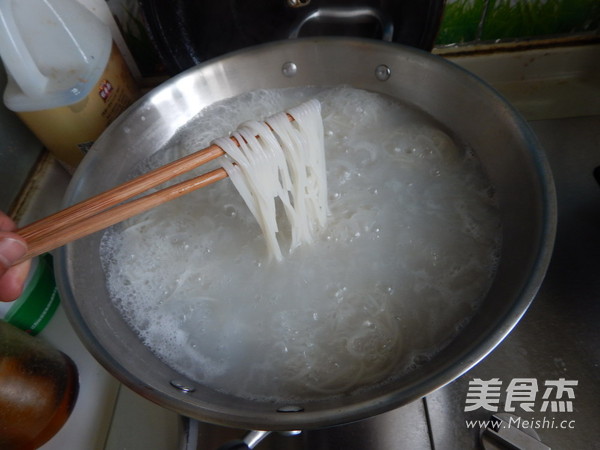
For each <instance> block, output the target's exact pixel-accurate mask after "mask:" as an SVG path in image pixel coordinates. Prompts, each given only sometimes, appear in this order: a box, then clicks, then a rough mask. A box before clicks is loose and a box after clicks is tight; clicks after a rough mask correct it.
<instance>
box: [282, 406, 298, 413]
mask: <svg viewBox="0 0 600 450" xmlns="http://www.w3.org/2000/svg"><path fill="white" fill-rule="evenodd" d="M302 411H304V408H303V407H302V406H298V405H287V406H282V407H281V408H277V412H280V413H290V412H302Z"/></svg>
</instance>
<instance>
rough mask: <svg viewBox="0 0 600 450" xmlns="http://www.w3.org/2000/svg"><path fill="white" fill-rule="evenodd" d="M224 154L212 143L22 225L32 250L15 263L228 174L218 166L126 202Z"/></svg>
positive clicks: (23, 232)
mask: <svg viewBox="0 0 600 450" xmlns="http://www.w3.org/2000/svg"><path fill="white" fill-rule="evenodd" d="M224 154H225V152H224V151H223V150H222V149H221V148H220V147H218V146H217V145H211V146H209V147H207V148H205V149H203V150H200V151H197V152H195V153H192V154H190V155H188V156H184V157H183V158H181V159H178V160H176V161H173V162H171V163H169V164H167V165H165V166H162V167H159V168H158V169H155V170H153V171H151V172H148V173H146V174H144V175H141V176H139V177H137V178H134V179H133V180H130V181H128V182H126V183H123V184H121V185H119V186H117V187H115V188H113V189H111V190H109V191H106V192H103V193H101V194H99V195H96V196H94V197H92V198H90V199H88V200H85V201H82V202H81V203H77V204H75V205H73V206H70V207H69V208H66V209H63V210H62V211H59V212H57V213H56V214H52V215H50V216H48V217H46V218H43V219H40V220H38V221H36V222H33V223H31V224H30V225H27V226H25V227H23V228H21V229H19V230H18V231H17V233H18V234H19V235H21V236H22V237H23V238H24V239H25V240H26V241H27V244H28V248H29V250H28V252H27V254H26V255H25V256H24V257H23V258H21V259H20V260H19V261H17V262H16V263H15V264H18V263H19V262H22V261H25V260H27V259H30V258H33V257H35V256H37V255H40V254H42V253H45V252H48V251H50V250H53V249H55V248H58V247H60V246H62V245H65V244H67V243H69V242H71V241H74V240H76V239H80V238H82V237H84V236H87V235H89V234H92V233H94V232H96V231H99V230H102V229H104V228H107V227H109V226H111V225H114V224H116V223H118V222H121V221H123V220H126V219H128V218H130V217H133V216H135V215H137V214H140V213H142V212H144V211H147V210H149V209H151V208H154V207H155V206H158V205H160V204H162V203H165V202H167V201H169V200H172V199H174V198H177V197H180V196H182V195H184V194H186V193H188V192H192V191H194V190H196V189H199V188H202V187H204V186H207V185H209V184H212V183H214V182H216V181H219V180H222V179H223V178H226V177H227V172H225V170H224V169H223V168H218V169H215V170H213V171H211V172H208V173H205V174H203V175H200V176H197V177H195V178H192V179H190V180H186V181H182V182H181V183H178V184H175V185H173V186H170V187H168V188H165V189H162V190H159V191H156V192H154V193H152V194H148V195H146V196H144V197H141V198H138V199H135V200H131V201H129V202H126V201H127V200H129V199H131V198H133V197H135V196H137V195H139V194H142V193H143V192H145V191H147V190H148V189H151V188H153V187H156V186H158V185H160V184H162V183H164V182H166V181H168V180H171V179H173V178H175V177H178V176H179V175H182V174H184V173H186V172H189V171H190V170H192V169H195V168H197V167H199V166H201V165H203V164H206V163H208V162H209V161H212V160H214V159H216V158H218V157H220V156H223V155H224ZM123 202H125V203H123Z"/></svg>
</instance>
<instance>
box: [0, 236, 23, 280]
mask: <svg viewBox="0 0 600 450" xmlns="http://www.w3.org/2000/svg"><path fill="white" fill-rule="evenodd" d="M25 253H27V243H26V242H25V240H24V239H23V238H22V237H21V236H19V235H18V234H15V233H11V232H9V231H0V276H2V275H4V273H5V272H6V271H7V270H8V269H9V268H10V267H11V266H12V265H13V264H14V263H15V262H16V261H18V260H19V258H22V257H23V256H24V255H25Z"/></svg>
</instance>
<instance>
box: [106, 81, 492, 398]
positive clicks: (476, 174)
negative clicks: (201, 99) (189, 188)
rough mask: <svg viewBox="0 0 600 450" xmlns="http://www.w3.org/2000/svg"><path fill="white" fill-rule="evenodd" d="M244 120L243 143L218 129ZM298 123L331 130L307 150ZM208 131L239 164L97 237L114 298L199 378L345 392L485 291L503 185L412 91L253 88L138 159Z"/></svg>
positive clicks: (249, 391) (426, 338)
mask: <svg viewBox="0 0 600 450" xmlns="http://www.w3.org/2000/svg"><path fill="white" fill-rule="evenodd" d="M313 99H314V100H313ZM299 104H300V105H303V106H301V107H300V109H299V110H293V109H290V108H293V107H294V106H296V105H299ZM319 108H320V110H321V111H320V114H319V112H318V109H319ZM286 110H289V111H291V112H292V115H293V116H294V119H295V120H294V121H293V122H290V121H289V120H288V118H287V116H285V114H282V115H278V114H275V113H277V112H278V111H286ZM273 114H275V118H272V117H270V116H273ZM265 117H266V118H268V119H267V121H268V122H269V124H270V127H271V129H270V128H269V126H267V125H264V124H261V121H260V120H259V119H261V118H265ZM254 120H258V122H252V121H254ZM248 121H251V122H248ZM313 122H314V123H313ZM241 123H244V125H242V126H240V127H239V128H238V126H239V124H241ZM320 123H322V125H319V124H320ZM320 126H322V128H320ZM236 129H237V131H236V132H235V133H234V134H233V136H234V137H236V139H238V141H240V142H241V143H243V144H244V145H245V146H247V147H246V148H241V149H238V148H237V147H236V146H235V145H233V144H231V142H230V140H229V139H225V140H220V139H217V138H218V137H219V136H227V134H228V133H229V132H230V131H231V130H236ZM306 135H311V136H312V135H314V136H320V137H319V138H317V137H315V139H322V143H323V147H320V144H314V143H308V147H309V148H310V152H306V151H304V150H300V146H297V145H296V144H298V142H299V141H300V140H302V139H303V138H302V137H301V136H306ZM256 136H260V138H259V139H257V138H256ZM212 141H215V142H217V143H218V144H219V145H221V146H223V147H224V149H225V150H226V151H227V153H228V157H227V159H226V160H225V161H223V166H224V167H225V168H226V170H227V171H228V172H229V174H230V178H231V180H223V181H220V182H219V183H216V184H214V185H212V186H210V187H207V188H205V189H201V190H199V191H197V192H194V193H191V194H189V195H187V196H184V197H182V198H180V199H177V200H174V201H171V202H168V203H166V204H164V205H161V206H160V207H158V208H155V209H154V210H152V211H149V212H147V213H144V214H142V215H140V216H138V217H136V218H134V219H130V220H128V221H126V222H124V223H122V224H120V225H118V226H115V227H113V228H111V229H110V230H108V231H107V232H106V233H105V235H104V236H103V239H102V243H101V255H102V263H103V269H104V272H105V274H106V280H107V287H108V289H109V292H110V295H111V300H112V301H113V303H114V305H115V306H116V307H117V308H118V309H119V310H120V312H121V313H122V315H123V317H124V319H125V320H126V321H127V322H128V323H129V324H130V326H131V327H132V328H133V329H134V330H135V331H136V333H137V334H138V335H139V337H140V339H141V340H142V341H143V342H144V343H145V345H147V346H148V347H149V348H150V349H151V350H152V351H153V352H154V353H155V354H156V355H157V356H158V357H159V358H161V359H162V360H163V361H164V362H165V363H166V364H168V365H169V366H171V367H172V368H174V369H175V370H177V371H178V372H180V373H182V374H184V375H185V376H187V377H189V378H190V379H193V380H196V381H197V382H198V383H202V384H204V385H206V386H208V387H211V388H213V389H215V390H218V391H222V392H226V393H228V394H231V395H236V396H240V397H244V398H251V399H257V398H258V399H268V400H273V401H282V402H290V401H294V400H310V399H323V398H327V397H331V396H339V395H352V393H354V392H357V391H358V390H360V389H365V388H369V386H372V385H381V384H382V383H386V382H389V381H390V380H393V379H395V378H396V377H401V376H402V375H403V374H404V373H406V372H407V371H410V370H411V369H412V368H413V367H414V366H415V365H419V364H423V363H424V362H425V361H427V359H428V358H429V357H430V356H431V355H432V354H434V353H435V352H437V351H439V349H440V348H441V347H443V346H444V345H445V343H447V342H448V341H449V340H450V339H452V337H453V336H455V335H456V333H457V332H458V331H459V330H460V328H461V326H463V325H464V324H465V322H466V321H468V320H469V318H470V317H471V316H472V315H473V313H474V311H475V310H476V309H477V307H478V305H479V302H480V301H481V299H482V298H484V296H485V295H486V292H487V289H488V288H489V286H490V284H491V281H492V279H493V276H494V270H495V267H496V264H497V261H498V258H499V254H498V249H499V248H500V236H501V226H500V219H499V213H498V208H497V206H496V202H495V199H494V191H493V189H492V187H491V186H490V183H489V182H488V180H487V178H486V176H485V174H484V173H483V172H482V170H481V167H480V165H479V162H478V160H477V158H476V157H475V155H474V153H473V152H472V151H471V150H470V149H469V147H468V145H465V144H464V143H461V142H457V141H456V140H455V139H454V138H453V137H452V136H451V135H450V134H449V133H447V132H446V131H445V130H444V128H443V126H441V125H440V124H439V123H437V122H436V121H434V120H433V119H431V118H430V117H428V116H426V115H425V114H423V113H422V112H421V111H419V110H417V109H415V108H414V107H411V106H407V105H405V104H402V103H399V102H397V101H395V100H392V99H390V98H388V97H385V96H381V95H378V94H374V93H370V92H366V91H362V90H358V89H352V88H349V87H335V88H316V87H315V88H311V87H307V88H294V89H283V90H260V91H253V92H249V93H246V94H243V95H241V96H239V97H234V98H231V99H228V100H225V101H222V102H219V103H215V104H214V105H211V106H210V107H208V108H206V109H205V110H203V111H202V112H200V113H199V115H198V116H197V117H196V118H194V119H192V120H191V121H190V122H189V124H187V125H186V126H185V127H184V128H183V129H181V130H180V131H179V132H178V133H177V134H176V135H175V136H174V137H173V139H172V140H171V142H170V143H169V145H168V146H166V147H165V148H164V149H163V150H161V151H160V152H157V153H156V154H155V155H152V156H151V157H150V158H148V160H146V161H144V162H143V163H141V165H140V166H139V167H138V168H137V169H138V171H145V170H147V169H149V168H153V167H156V166H159V165H162V164H165V163H166V162H168V161H170V160H173V159H175V158H178V157H180V156H182V155H183V154H186V153H189V152H191V151H193V150H194V149H198V148H203V147H206V146H207V145H208V144H209V143H210V142H212ZM276 142H277V144H280V146H281V148H280V149H276V147H278V146H277V145H275V143H276ZM230 144H231V145H233V147H235V148H233V147H231V146H230ZM228 146H229V147H230V148H227V147H228ZM321 148H323V149H324V151H323V150H322V149H321ZM319 158H324V159H323V161H321V160H320V159H319ZM325 160H326V166H325ZM205 170H207V169H206V168H204V169H203V171H205ZM234 184H235V186H234ZM257 187H258V188H260V189H264V192H263V193H257V192H258V191H259V189H256V188H257ZM238 189H239V192H238ZM242 197H243V198H242ZM255 217H256V218H255ZM257 221H258V223H260V225H259V224H258V223H257ZM265 248H267V249H268V252H265ZM288 250H289V251H288ZM269 255H271V256H269Z"/></svg>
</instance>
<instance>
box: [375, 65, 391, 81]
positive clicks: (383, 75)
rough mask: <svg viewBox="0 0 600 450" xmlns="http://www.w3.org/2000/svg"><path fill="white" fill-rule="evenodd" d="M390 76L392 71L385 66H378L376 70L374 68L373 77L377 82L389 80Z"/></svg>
mask: <svg viewBox="0 0 600 450" xmlns="http://www.w3.org/2000/svg"><path fill="white" fill-rule="evenodd" d="M391 74H392V71H391V70H390V68H389V67H388V66H386V65H385V64H379V65H378V66H377V67H376V68H375V77H376V78H377V79H378V80H379V81H386V80H387V79H388V78H390V75H391Z"/></svg>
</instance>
